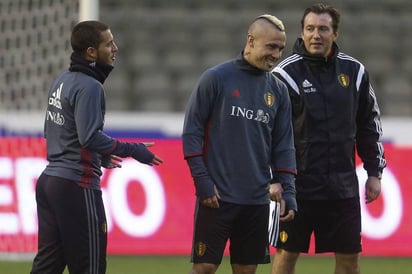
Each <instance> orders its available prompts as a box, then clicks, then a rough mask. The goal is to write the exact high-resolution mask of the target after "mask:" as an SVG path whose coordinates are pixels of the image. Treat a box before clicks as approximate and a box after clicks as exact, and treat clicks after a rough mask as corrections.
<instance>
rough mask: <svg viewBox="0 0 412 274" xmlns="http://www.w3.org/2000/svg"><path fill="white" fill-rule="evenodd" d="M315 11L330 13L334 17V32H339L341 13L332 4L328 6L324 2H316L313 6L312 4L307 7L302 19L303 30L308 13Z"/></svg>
mask: <svg viewBox="0 0 412 274" xmlns="http://www.w3.org/2000/svg"><path fill="white" fill-rule="evenodd" d="M311 12H313V13H315V14H322V13H327V14H329V15H330V17H332V28H333V32H335V33H336V32H337V31H338V29H339V21H340V13H339V11H338V10H337V9H336V8H334V7H332V6H328V5H325V4H322V3H318V4H314V5H312V6H310V7H309V8H306V9H305V11H304V12H303V16H302V20H301V21H300V24H301V25H302V30H303V25H304V21H305V18H306V15H308V13H311Z"/></svg>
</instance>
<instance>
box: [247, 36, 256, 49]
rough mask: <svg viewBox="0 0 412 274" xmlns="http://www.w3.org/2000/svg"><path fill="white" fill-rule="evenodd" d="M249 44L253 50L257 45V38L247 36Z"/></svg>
mask: <svg viewBox="0 0 412 274" xmlns="http://www.w3.org/2000/svg"><path fill="white" fill-rule="evenodd" d="M247 43H248V45H249V47H250V48H253V47H254V45H255V37H254V36H253V35H252V34H250V33H249V34H248V35H247Z"/></svg>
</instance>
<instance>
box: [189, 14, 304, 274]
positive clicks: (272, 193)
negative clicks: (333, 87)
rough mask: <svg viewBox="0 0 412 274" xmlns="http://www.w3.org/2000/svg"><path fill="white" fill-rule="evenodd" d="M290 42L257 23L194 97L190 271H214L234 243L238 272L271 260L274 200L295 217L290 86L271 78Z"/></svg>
mask: <svg viewBox="0 0 412 274" xmlns="http://www.w3.org/2000/svg"><path fill="white" fill-rule="evenodd" d="M285 44H286V34H285V28H284V26H283V23H282V22H281V21H280V20H279V19H278V18H276V17H275V16H272V15H268V14H264V15H261V16H258V17H257V18H255V19H254V20H253V22H252V23H251V25H250V27H249V29H248V34H247V39H246V45H245V47H244V50H243V51H242V53H241V54H239V55H238V56H237V57H236V58H235V59H233V60H229V61H227V62H225V63H222V64H219V65H217V66H215V67H212V68H210V69H208V70H206V71H205V72H204V73H203V74H202V76H201V77H200V79H199V81H198V83H197V84H196V86H195V88H194V89H193V92H192V95H191V97H190V99H189V102H188V105H187V109H186V116H185V122H184V127H183V134H182V139H183V151H184V157H185V159H186V160H187V163H188V165H189V168H190V171H191V175H192V177H193V180H194V184H195V189H196V197H197V200H196V208H195V227H194V236H193V247H192V256H191V261H192V262H193V266H192V269H191V271H190V273H191V274H211V273H215V272H216V271H217V269H218V267H219V265H220V264H221V261H222V256H223V253H224V250H225V246H226V243H227V242H228V241H230V247H229V251H230V263H231V266H232V273H234V274H241V273H242V274H254V273H256V269H257V265H258V264H263V263H269V262H270V254H269V249H268V248H269V240H268V222H269V220H268V216H269V203H270V200H273V201H278V202H280V201H281V200H284V201H285V203H282V205H284V204H285V205H286V208H284V207H282V209H281V211H282V213H285V214H284V217H283V218H284V219H285V220H291V219H293V216H294V213H295V211H296V209H297V208H296V201H295V187H294V175H295V173H296V172H295V151H294V145H293V135H292V124H291V111H290V101H289V96H288V94H287V90H286V86H285V85H284V84H283V83H282V82H281V81H280V80H278V79H277V78H276V77H274V76H273V75H272V74H271V71H272V70H273V68H274V67H275V64H276V62H277V61H278V60H279V58H280V57H281V53H282V50H283V49H284V47H285Z"/></svg>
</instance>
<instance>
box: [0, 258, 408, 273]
mask: <svg viewBox="0 0 412 274" xmlns="http://www.w3.org/2000/svg"><path fill="white" fill-rule="evenodd" d="M30 266H31V262H30V261H27V260H26V261H5V260H2V261H0V273H2V274H3V273H4V274H23V273H29V272H30ZM190 266H191V264H190V263H189V257H188V256H110V257H109V258H108V267H107V273H108V274H129V273H133V274H138V273H141V274H186V273H188V272H189V269H190ZM333 267H334V258H333V257H330V256H321V257H313V256H302V257H301V258H300V259H299V261H298V265H297V268H296V274H333ZM65 273H68V272H67V271H66V272H65ZM217 273H221V274H230V273H231V270H230V265H229V261H228V258H226V257H225V259H224V261H223V263H222V265H221V266H220V268H219V270H218V272H217ZM257 273H259V274H269V273H270V265H260V266H259V267H258V271H257ZM361 273H362V274H411V273H412V257H409V258H398V257H393V258H392V257H391V258H388V257H362V258H361Z"/></svg>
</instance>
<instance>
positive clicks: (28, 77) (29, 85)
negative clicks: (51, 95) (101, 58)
mask: <svg viewBox="0 0 412 274" xmlns="http://www.w3.org/2000/svg"><path fill="white" fill-rule="evenodd" d="M78 10H79V2H78V1H75V0H1V1H0V37H1V38H0V110H1V111H38V110H44V109H45V106H46V102H45V98H46V96H47V91H48V89H49V87H50V85H51V82H52V81H53V79H54V78H55V77H56V76H57V74H59V73H60V72H61V71H62V70H63V69H64V68H67V67H68V65H69V56H70V52H71V50H70V30H71V28H72V27H73V26H74V24H75V23H76V22H77V21H78V19H79V11H78Z"/></svg>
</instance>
